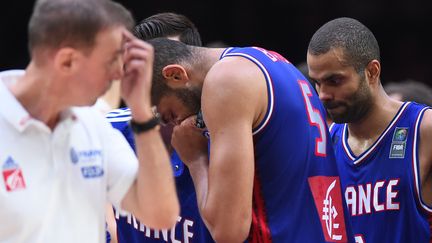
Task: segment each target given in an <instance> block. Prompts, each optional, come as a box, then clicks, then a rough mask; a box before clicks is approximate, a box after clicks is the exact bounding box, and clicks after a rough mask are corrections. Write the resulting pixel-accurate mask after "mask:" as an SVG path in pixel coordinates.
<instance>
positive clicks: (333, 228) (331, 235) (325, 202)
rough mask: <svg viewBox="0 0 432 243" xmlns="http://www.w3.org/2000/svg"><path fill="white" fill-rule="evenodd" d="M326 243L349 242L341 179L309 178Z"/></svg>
mask: <svg viewBox="0 0 432 243" xmlns="http://www.w3.org/2000/svg"><path fill="white" fill-rule="evenodd" d="M308 181H309V187H310V188H311V191H312V195H313V198H314V201H315V206H316V208H317V211H318V215H319V216H320V221H321V226H322V229H323V234H324V237H325V240H326V242H347V234H346V228H345V217H344V211H343V204H342V203H343V202H342V194H341V189H340V182H339V177H337V176H333V177H330V176H314V177H309V178H308Z"/></svg>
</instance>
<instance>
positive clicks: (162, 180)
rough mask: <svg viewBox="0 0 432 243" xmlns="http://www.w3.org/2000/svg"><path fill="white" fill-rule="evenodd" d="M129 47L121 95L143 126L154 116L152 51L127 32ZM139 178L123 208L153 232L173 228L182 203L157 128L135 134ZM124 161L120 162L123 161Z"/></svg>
mask: <svg viewBox="0 0 432 243" xmlns="http://www.w3.org/2000/svg"><path fill="white" fill-rule="evenodd" d="M124 36H125V39H126V40H127V44H126V46H125V48H126V50H125V55H124V64H125V65H124V66H125V68H124V69H125V70H124V75H123V79H122V81H121V93H122V97H123V99H124V100H125V102H126V104H127V105H128V107H129V108H130V109H131V112H132V119H133V120H134V121H135V122H137V123H144V122H146V121H149V120H150V119H151V118H152V117H153V113H152V111H151V108H150V107H151V106H150V104H151V102H150V89H151V74H152V67H153V48H152V46H151V45H150V44H148V43H145V42H143V41H141V40H138V39H137V38H135V37H134V36H133V35H132V34H131V33H129V32H126V31H125V33H124ZM135 145H136V153H137V156H138V160H139V168H138V176H137V179H136V180H135V181H134V183H133V184H132V186H131V188H130V189H129V190H128V192H127V193H126V196H125V197H124V199H123V200H122V204H121V206H122V208H124V209H126V210H127V211H129V212H131V213H133V214H134V215H135V216H136V217H138V218H139V219H140V221H141V222H142V223H144V224H145V225H148V226H150V227H152V228H154V229H160V228H171V227H172V226H173V225H174V224H175V223H176V221H177V216H178V214H179V203H178V199H177V194H176V190H175V185H174V178H173V172H172V168H171V164H170V159H169V156H168V153H167V151H166V148H165V146H164V144H163V141H162V139H161V136H160V133H159V130H158V129H157V128H154V129H150V130H148V131H145V132H142V133H140V134H135ZM120 162H121V161H120Z"/></svg>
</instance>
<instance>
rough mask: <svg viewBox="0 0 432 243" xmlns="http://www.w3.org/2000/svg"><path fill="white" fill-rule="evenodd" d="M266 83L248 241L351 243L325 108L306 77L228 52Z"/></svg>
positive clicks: (267, 55)
mask: <svg viewBox="0 0 432 243" xmlns="http://www.w3.org/2000/svg"><path fill="white" fill-rule="evenodd" d="M230 57H243V58H246V59H248V60H250V61H251V62H253V63H255V64H256V65H257V66H258V68H259V69H260V70H261V71H262V73H263V75H264V77H265V80H266V83H267V95H268V106H267V112H266V114H265V118H264V119H263V121H262V122H261V124H259V125H258V126H257V127H256V128H254V130H253V136H254V137H253V139H254V152H255V176H254V188H253V215H252V226H251V231H250V235H249V239H248V241H249V242H351V240H352V235H351V232H350V228H349V225H347V223H346V218H345V216H346V207H345V204H344V201H343V197H342V195H341V187H340V179H339V175H338V169H337V165H336V161H335V158H334V152H333V149H332V145H331V141H330V137H329V133H328V129H327V125H326V123H325V120H324V117H325V111H324V109H323V106H322V104H321V102H320V100H319V98H318V96H317V95H316V92H315V90H314V89H313V88H312V87H311V85H310V84H309V82H308V81H307V80H306V78H305V77H304V76H303V75H302V74H301V72H300V71H298V70H297V69H296V68H295V67H294V65H292V64H291V63H290V62H288V61H287V60H286V59H285V58H283V57H282V56H281V55H280V54H278V53H276V52H272V51H268V50H264V49H262V48H258V47H247V48H228V49H226V50H225V51H224V53H223V54H222V56H221V58H230Z"/></svg>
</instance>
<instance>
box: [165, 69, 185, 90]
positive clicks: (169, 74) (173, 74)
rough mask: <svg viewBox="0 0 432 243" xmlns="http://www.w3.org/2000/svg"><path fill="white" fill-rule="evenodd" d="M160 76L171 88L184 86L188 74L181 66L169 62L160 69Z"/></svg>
mask: <svg viewBox="0 0 432 243" xmlns="http://www.w3.org/2000/svg"><path fill="white" fill-rule="evenodd" d="M162 76H163V77H164V78H165V79H166V80H167V84H168V86H170V87H172V88H184V87H185V86H186V85H187V82H188V81H189V77H188V74H187V72H186V70H185V69H184V67H183V66H181V65H178V64H170V65H167V66H165V67H164V68H163V69H162Z"/></svg>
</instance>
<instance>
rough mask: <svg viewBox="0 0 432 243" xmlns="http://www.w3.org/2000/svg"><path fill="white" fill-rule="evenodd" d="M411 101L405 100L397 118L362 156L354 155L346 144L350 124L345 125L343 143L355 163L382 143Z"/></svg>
mask: <svg viewBox="0 0 432 243" xmlns="http://www.w3.org/2000/svg"><path fill="white" fill-rule="evenodd" d="M410 103H411V102H405V103H404V104H403V105H402V108H401V109H400V110H399V112H398V114H396V116H395V118H393V121H392V122H391V123H390V125H389V126H387V129H386V130H385V131H384V132H383V133H381V135H380V136H379V138H378V139H377V140H376V141H375V143H374V144H373V145H372V147H370V148H368V149H367V150H366V151H365V153H363V154H362V155H361V156H360V157H358V158H356V157H355V156H354V155H352V154H351V152H350V150H349V148H348V145H347V144H346V141H345V138H346V132H347V131H348V125H347V124H346V123H345V125H344V127H343V132H342V145H343V148H344V150H345V153H346V154H347V155H348V157H349V158H350V159H351V160H353V161H354V162H353V163H354V164H355V165H357V164H359V163H360V162H362V161H363V160H364V159H365V158H367V157H368V156H369V154H371V153H372V152H373V151H374V150H375V148H376V147H377V146H378V144H380V143H381V140H382V139H383V138H384V137H385V135H386V134H387V133H388V131H389V130H390V129H392V128H393V126H394V124H395V123H396V122H397V121H398V120H399V117H400V116H401V115H402V113H403V112H404V111H405V109H406V108H407V107H408V105H409V104H410Z"/></svg>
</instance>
